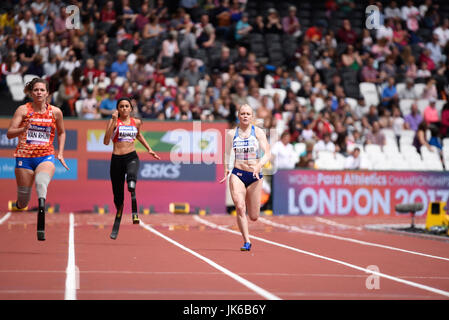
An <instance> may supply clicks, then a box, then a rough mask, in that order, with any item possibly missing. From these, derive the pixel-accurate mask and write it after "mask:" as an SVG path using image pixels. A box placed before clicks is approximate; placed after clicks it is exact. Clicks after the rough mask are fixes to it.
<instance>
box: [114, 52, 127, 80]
mask: <svg viewBox="0 0 449 320" xmlns="http://www.w3.org/2000/svg"><path fill="white" fill-rule="evenodd" d="M127 54H128V53H127V52H126V51H125V50H121V49H120V50H119V51H117V60H115V61H114V62H113V63H112V65H111V69H110V72H117V75H118V76H119V77H123V78H128V77H129V68H128V63H127V62H126V55H127Z"/></svg>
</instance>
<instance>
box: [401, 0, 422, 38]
mask: <svg viewBox="0 0 449 320" xmlns="http://www.w3.org/2000/svg"><path fill="white" fill-rule="evenodd" d="M401 12H402V20H404V21H406V23H407V28H408V29H409V30H410V31H413V32H416V31H417V30H418V29H419V23H418V19H419V17H420V13H419V10H418V8H416V7H415V6H414V5H413V0H408V1H407V3H406V5H405V6H403V7H402V8H401Z"/></svg>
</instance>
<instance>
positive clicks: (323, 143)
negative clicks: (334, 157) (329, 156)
mask: <svg viewBox="0 0 449 320" xmlns="http://www.w3.org/2000/svg"><path fill="white" fill-rule="evenodd" d="M321 151H328V152H335V144H334V143H333V142H332V140H331V135H330V133H327V132H326V133H324V134H323V139H321V140H319V141H318V142H317V143H316V144H315V145H314V146H313V159H317V157H318V153H319V152H321Z"/></svg>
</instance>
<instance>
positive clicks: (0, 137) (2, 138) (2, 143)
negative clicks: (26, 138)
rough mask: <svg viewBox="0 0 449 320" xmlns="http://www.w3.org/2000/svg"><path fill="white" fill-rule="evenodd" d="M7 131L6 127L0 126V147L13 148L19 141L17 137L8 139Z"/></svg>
mask: <svg viewBox="0 0 449 320" xmlns="http://www.w3.org/2000/svg"><path fill="white" fill-rule="evenodd" d="M7 132H8V129H5V128H0V149H15V148H16V146H17V144H18V143H19V138H14V139H8V137H7V136H6V133H7Z"/></svg>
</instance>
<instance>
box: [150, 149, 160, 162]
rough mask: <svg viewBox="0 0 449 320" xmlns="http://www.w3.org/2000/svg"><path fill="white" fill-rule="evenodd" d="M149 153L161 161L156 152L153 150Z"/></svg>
mask: <svg viewBox="0 0 449 320" xmlns="http://www.w3.org/2000/svg"><path fill="white" fill-rule="evenodd" d="M148 153H149V154H151V155H152V156H153V158H155V159H157V160H160V159H161V157H159V156H158V155H157V153H156V152H154V151H153V150H150V151H148Z"/></svg>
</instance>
